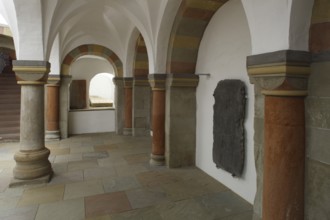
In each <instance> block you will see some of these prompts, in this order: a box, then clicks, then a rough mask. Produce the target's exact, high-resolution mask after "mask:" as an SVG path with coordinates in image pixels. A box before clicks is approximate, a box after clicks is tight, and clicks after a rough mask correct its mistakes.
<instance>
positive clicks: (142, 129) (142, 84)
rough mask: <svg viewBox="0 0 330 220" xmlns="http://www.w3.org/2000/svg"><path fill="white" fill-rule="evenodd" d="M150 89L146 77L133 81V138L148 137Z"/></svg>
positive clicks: (138, 77)
mask: <svg viewBox="0 0 330 220" xmlns="http://www.w3.org/2000/svg"><path fill="white" fill-rule="evenodd" d="M150 103H151V89H150V85H149V82H148V77H147V76H135V77H134V79H133V109H132V110H133V136H135V137H136V136H150V109H151V106H150Z"/></svg>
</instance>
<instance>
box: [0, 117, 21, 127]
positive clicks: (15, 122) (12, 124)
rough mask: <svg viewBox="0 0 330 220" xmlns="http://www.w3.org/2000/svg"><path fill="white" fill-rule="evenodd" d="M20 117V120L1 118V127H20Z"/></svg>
mask: <svg viewBox="0 0 330 220" xmlns="http://www.w3.org/2000/svg"><path fill="white" fill-rule="evenodd" d="M15 119H17V118H15ZM19 124H20V123H19V119H18V120H1V121H0V128H13V127H16V128H19Z"/></svg>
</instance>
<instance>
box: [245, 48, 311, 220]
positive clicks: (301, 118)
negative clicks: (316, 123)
mask: <svg viewBox="0 0 330 220" xmlns="http://www.w3.org/2000/svg"><path fill="white" fill-rule="evenodd" d="M247 64H248V73H249V75H250V77H251V79H252V81H253V82H254V83H256V84H258V86H260V87H261V88H262V93H263V95H264V96H265V105H264V115H265V116H264V117H265V119H264V121H265V122H264V160H263V161H264V163H263V172H264V173H263V191H262V219H263V220H269V219H274V220H275V219H304V182H305V181H304V173H305V170H304V166H305V111H304V108H305V105H304V98H305V96H306V95H307V78H308V76H309V73H310V54H309V53H308V52H303V51H277V52H273V53H268V54H261V55H255V56H250V57H248V59H247ZM258 132H260V131H258V130H256V131H255V133H258Z"/></svg>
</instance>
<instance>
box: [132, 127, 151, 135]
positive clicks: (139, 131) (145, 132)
mask: <svg viewBox="0 0 330 220" xmlns="http://www.w3.org/2000/svg"><path fill="white" fill-rule="evenodd" d="M133 136H134V137H149V136H150V131H149V130H146V129H144V128H133Z"/></svg>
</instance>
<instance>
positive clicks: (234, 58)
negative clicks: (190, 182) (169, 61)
mask: <svg viewBox="0 0 330 220" xmlns="http://www.w3.org/2000/svg"><path fill="white" fill-rule="evenodd" d="M250 53H251V40H250V33H249V28H248V24H247V20H246V16H245V12H244V9H243V6H242V4H241V1H240V0H231V1H229V2H227V3H226V4H225V5H224V6H223V7H221V8H220V9H219V10H218V11H217V12H216V14H215V15H214V16H213V18H212V20H211V21H210V23H209V25H208V27H207V29H206V30H205V33H204V36H203V39H202V42H201V45H200V49H199V54H198V61H197V66H196V72H197V73H210V74H211V76H210V77H207V76H201V77H200V81H199V85H198V87H197V131H196V139H197V140H196V141H197V142H196V145H197V146H196V147H197V149H196V165H197V167H199V168H200V169H202V170H203V171H204V172H206V173H207V174H209V175H210V176H212V177H213V178H215V179H217V180H218V181H219V182H221V183H223V184H224V185H226V186H227V187H228V188H230V189H231V190H232V191H234V192H235V193H237V194H238V195H240V196H241V197H242V198H244V199H245V200H247V201H248V202H250V203H253V200H254V196H255V193H256V171H255V163H254V143H253V136H254V128H253V120H254V88H253V85H251V84H250V82H249V78H248V75H247V72H246V57H247V56H248V55H250ZM224 79H240V80H242V81H243V82H244V83H245V85H246V92H247V102H246V119H245V123H244V126H245V147H246V157H245V165H244V166H245V167H244V171H243V175H242V177H240V178H237V177H235V178H234V177H232V176H231V174H230V173H228V172H226V171H224V170H222V169H218V168H216V166H215V164H214V163H213V159H212V148H213V105H214V97H213V92H214V90H215V88H216V86H217V83H218V82H219V81H220V80H224Z"/></svg>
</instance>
